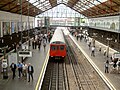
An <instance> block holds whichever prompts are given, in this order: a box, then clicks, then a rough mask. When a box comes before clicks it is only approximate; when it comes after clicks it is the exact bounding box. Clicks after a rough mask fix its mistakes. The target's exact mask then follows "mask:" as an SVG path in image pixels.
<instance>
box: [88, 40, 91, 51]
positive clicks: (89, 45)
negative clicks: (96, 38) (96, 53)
mask: <svg viewBox="0 0 120 90" xmlns="http://www.w3.org/2000/svg"><path fill="white" fill-rule="evenodd" d="M88 47H89V49H90V47H91V41H88Z"/></svg>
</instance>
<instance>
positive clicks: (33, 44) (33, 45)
mask: <svg viewBox="0 0 120 90" xmlns="http://www.w3.org/2000/svg"><path fill="white" fill-rule="evenodd" d="M34 42H35V40H34V39H32V48H33V49H34V47H35V43H34Z"/></svg>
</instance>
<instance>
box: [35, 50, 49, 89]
mask: <svg viewBox="0 0 120 90" xmlns="http://www.w3.org/2000/svg"><path fill="white" fill-rule="evenodd" d="M48 59H49V50H48V52H47V56H46V58H45V62H44V64H43V66H42V70H41V73H40V75H39V79H38V81H37V84H36V87H35V90H38V89H39V84H40V81H41V79H42V75H43V73H44V71H45V70H46V67H45V65H46V64H47V62H48Z"/></svg>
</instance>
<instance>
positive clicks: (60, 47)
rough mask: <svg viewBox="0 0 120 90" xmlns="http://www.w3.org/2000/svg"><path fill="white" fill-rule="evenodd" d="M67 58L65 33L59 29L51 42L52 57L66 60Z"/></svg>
mask: <svg viewBox="0 0 120 90" xmlns="http://www.w3.org/2000/svg"><path fill="white" fill-rule="evenodd" d="M65 56H66V43H65V40H64V36H63V31H62V29H60V28H57V29H56V30H55V32H54V35H53V37H52V39H51V41H50V57H53V58H55V59H56V58H57V59H59V58H65Z"/></svg>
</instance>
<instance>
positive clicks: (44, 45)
mask: <svg viewBox="0 0 120 90" xmlns="http://www.w3.org/2000/svg"><path fill="white" fill-rule="evenodd" d="M43 47H44V51H45V48H46V44H45V42H44V43H43Z"/></svg>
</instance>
